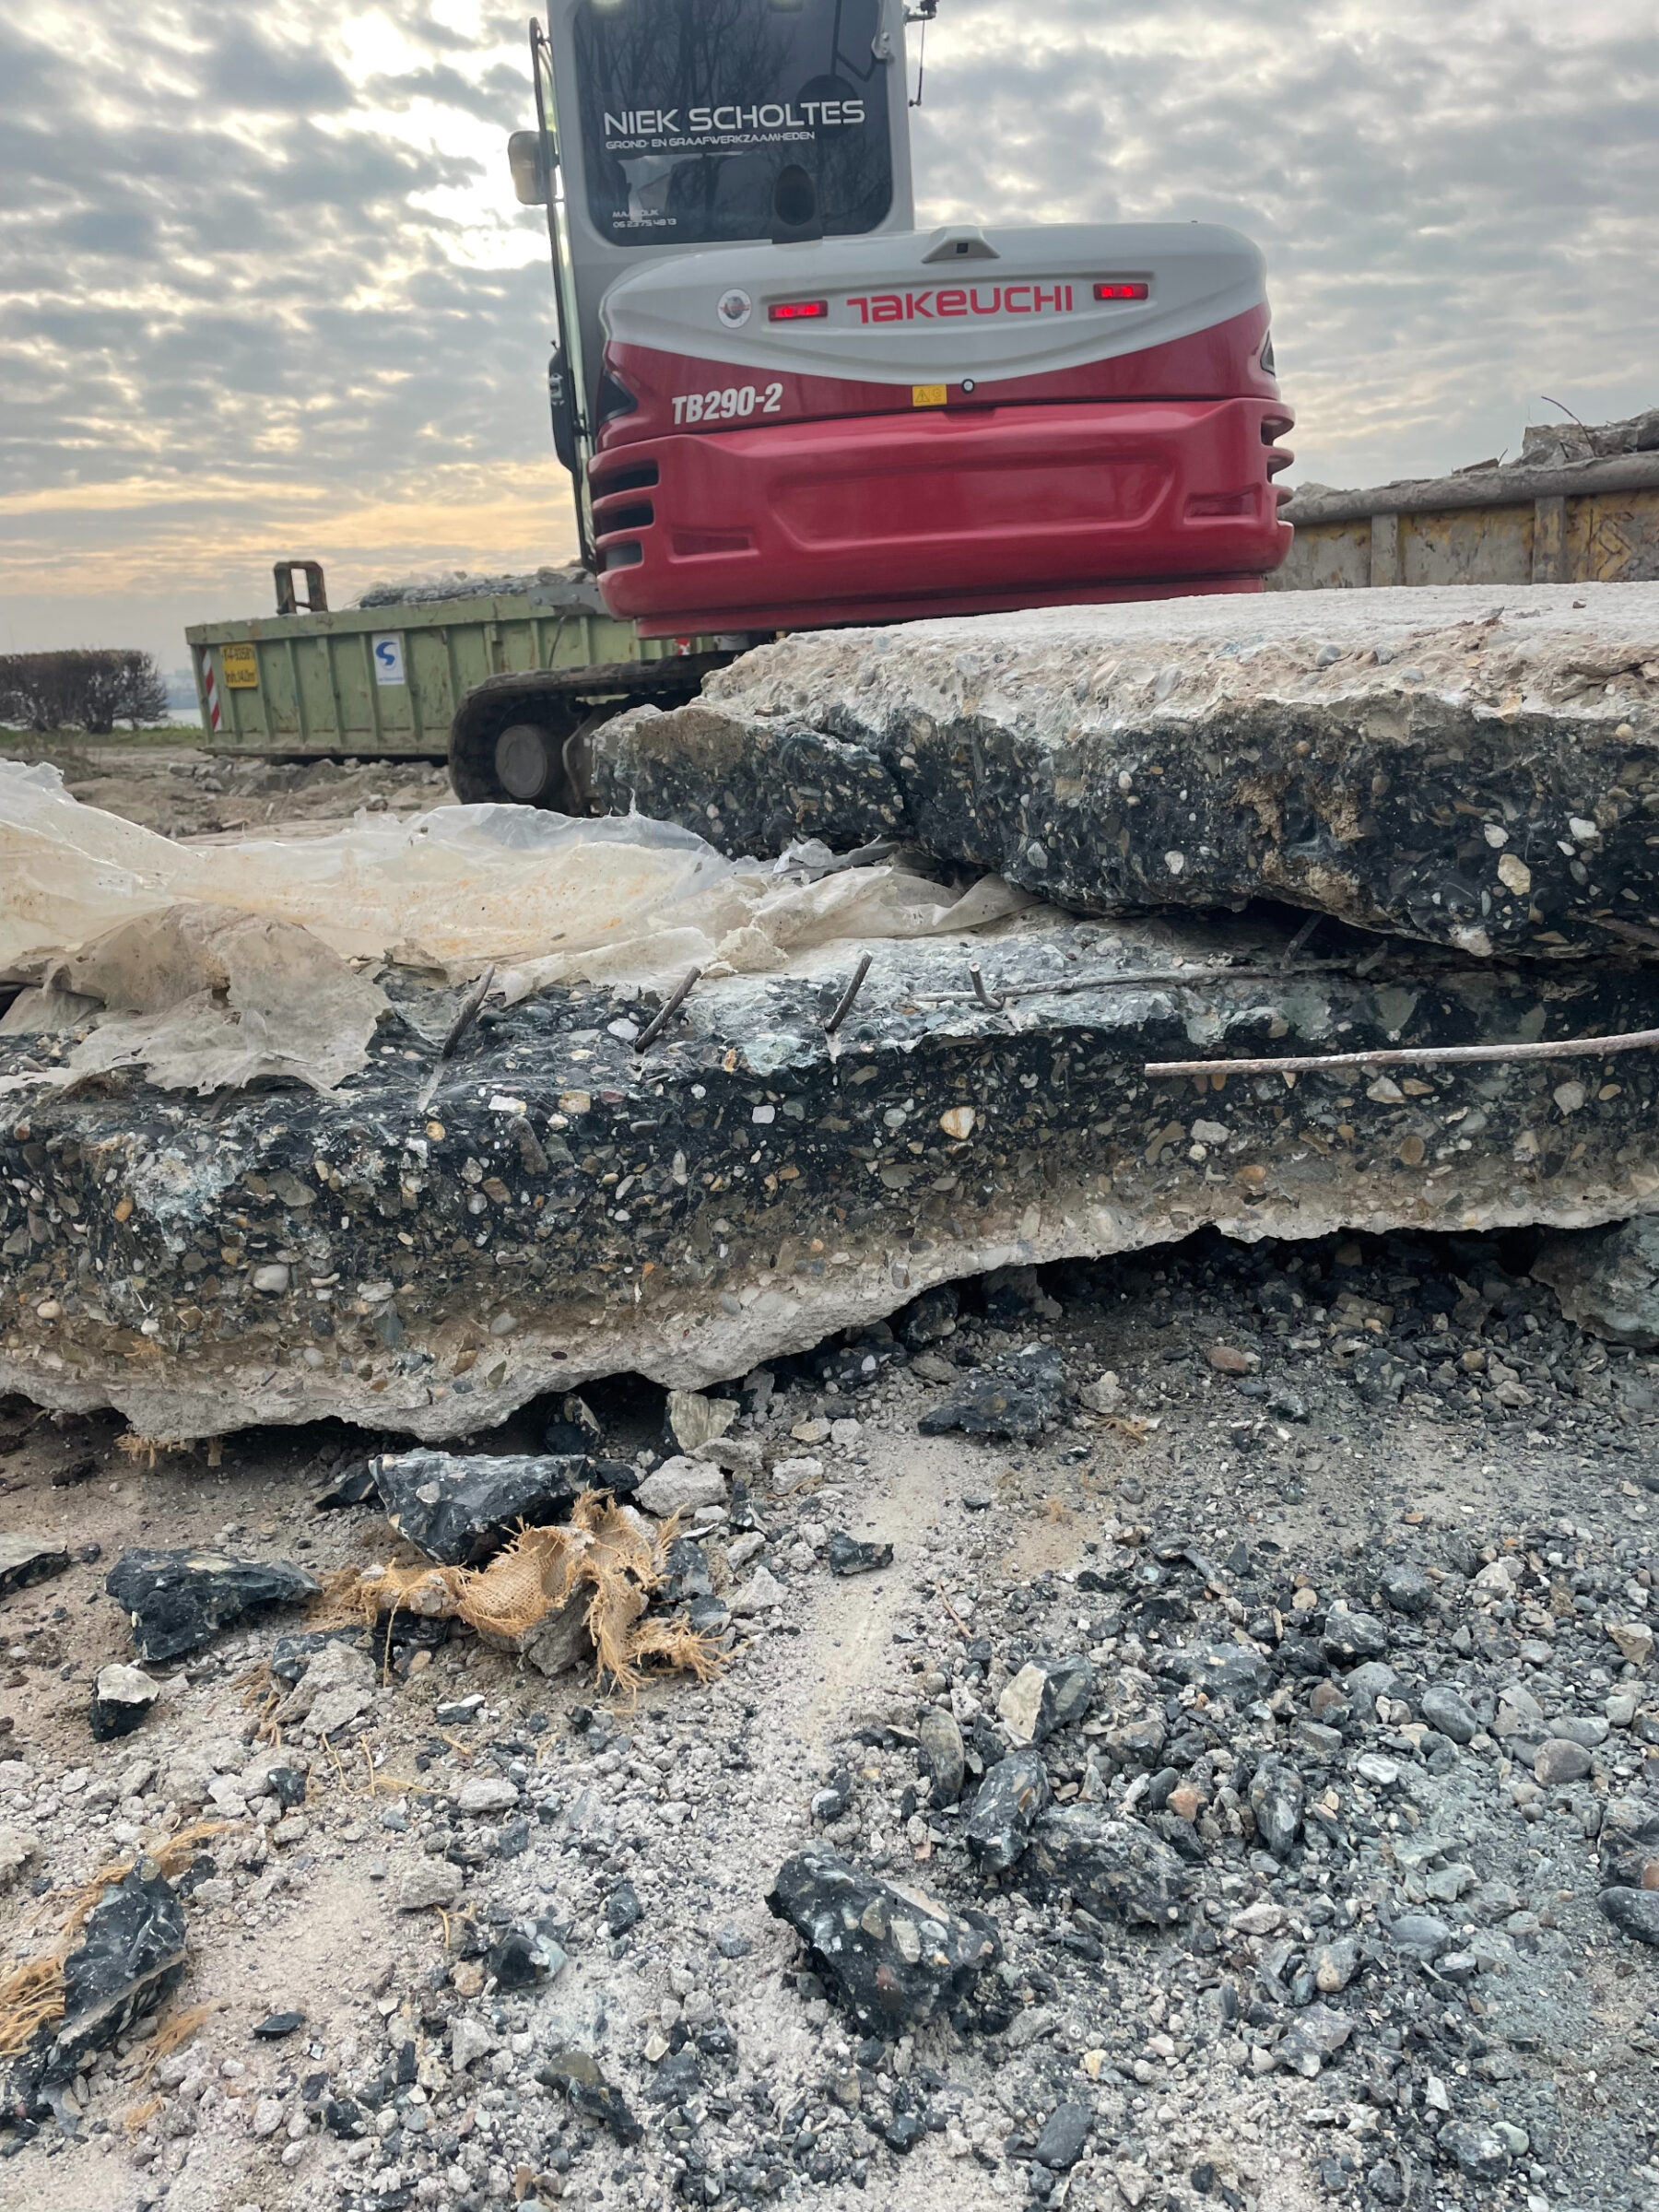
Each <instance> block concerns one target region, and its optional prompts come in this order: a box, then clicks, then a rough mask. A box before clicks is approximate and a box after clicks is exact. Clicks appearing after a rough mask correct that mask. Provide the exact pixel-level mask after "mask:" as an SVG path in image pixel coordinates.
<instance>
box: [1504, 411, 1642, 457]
mask: <svg viewBox="0 0 1659 2212" xmlns="http://www.w3.org/2000/svg"><path fill="white" fill-rule="evenodd" d="M1615 453H1659V407H1649V408H1647V409H1646V410H1645V411H1644V412H1643V413H1642V414H1641V415H1628V416H1626V417H1625V418H1623V419H1622V420H1621V421H1618V422H1530V423H1528V424H1527V426H1526V429H1525V430H1524V433H1523V435H1522V440H1521V453H1520V456H1519V458H1518V460H1517V462H1516V463H1515V465H1516V466H1517V467H1521V468H1559V467H1560V466H1561V465H1563V464H1564V463H1569V462H1573V461H1600V460H1605V459H1607V458H1609V457H1610V456H1611V455H1613V454H1615Z"/></svg>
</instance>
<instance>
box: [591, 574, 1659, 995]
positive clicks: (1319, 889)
mask: <svg viewBox="0 0 1659 2212" xmlns="http://www.w3.org/2000/svg"><path fill="white" fill-rule="evenodd" d="M1520 597H1521V601H1522V602H1523V603H1522V604H1516V598H1517V595H1516V594H1515V593H1514V592H1509V593H1507V594H1506V593H1504V592H1503V591H1501V590H1499V589H1496V588H1495V589H1494V591H1493V592H1492V593H1491V594H1488V595H1487V596H1486V597H1485V598H1481V597H1478V596H1477V595H1476V594H1473V593H1471V592H1470V591H1468V590H1466V589H1409V590H1406V589H1402V590H1396V591H1387V590H1379V591H1367V592H1319V593H1313V592H1304V593H1283V594H1268V595H1266V596H1265V597H1262V598H1252V599H1248V600H1238V599H1214V600H1176V601H1164V602H1158V603H1151V604H1147V605H1145V606H1142V605H1135V606H1108V607H1067V608H1052V609H1048V610H1043V611H1039V612H1037V613H1034V614H1030V615H1022V616H1019V617H1018V618H1010V617H999V616H986V617H982V618H978V619H975V620H971V621H934V622H918V623H915V624H912V625H910V626H908V627H907V628H905V629H893V630H879V629H865V630H847V631H834V632H820V631H809V632H802V633H798V634H796V635H794V636H791V637H788V638H785V639H783V640H782V641H779V642H778V643H776V644H772V645H767V646H762V647H759V648H758V649H757V650H756V651H754V652H752V653H747V654H746V655H745V656H744V658H743V659H742V660H740V661H738V662H735V664H734V665H732V666H731V667H730V668H728V669H726V670H724V672H723V673H722V674H720V675H719V676H717V677H712V679H711V680H710V683H709V685H708V687H707V688H706V689H705V691H704V693H703V696H702V697H701V698H700V699H699V700H694V701H693V702H691V703H690V704H689V705H688V706H685V707H681V708H677V709H675V710H674V711H673V712H669V713H662V712H658V711H657V710H655V709H652V708H646V709H637V710H634V711H633V712H628V713H624V714H621V715H618V716H617V717H616V718H615V719H614V720H613V721H611V722H608V723H606V724H604V725H603V726H602V727H601V728H600V729H598V730H597V731H595V732H594V734H593V736H592V739H591V741H590V759H589V761H588V766H587V771H586V773H587V780H588V782H589V783H590V785H591V787H592V790H593V792H594V797H595V800H596V802H597V803H598V804H599V805H600V806H602V807H603V808H605V809H606V810H607V811H609V812H611V813H613V814H626V813H627V812H628V811H629V809H630V808H637V809H638V810H639V811H640V812H641V813H644V814H649V815H651V816H653V817H655V818H661V819H665V820H669V821H677V822H680V823H682V824H684V825H687V826H690V825H692V824H695V826H696V827H697V829H698V830H699V831H700V833H701V834H703V835H705V836H706V837H708V838H709V840H710V841H712V843H713V844H715V845H716V846H717V847H718V848H719V849H720V850H721V851H722V852H724V853H727V854H733V855H735V854H737V853H743V854H753V853H763V854H764V853H782V851H784V850H785V849H786V848H787V847H788V846H789V845H790V844H791V843H792V842H794V841H798V840H801V839H804V838H812V837H816V838H820V839H822V840H824V841H826V842H827V843H829V844H830V845H831V846H832V847H838V848H841V849H853V848H857V847H859V846H861V845H862V844H864V843H865V842H866V841H868V840H870V839H872V838H886V837H894V836H897V837H901V838H903V837H908V838H910V839H912V840H913V841H916V842H917V843H919V844H920V845H921V846H922V847H923V848H924V850H925V851H926V852H927V853H931V854H932V855H934V857H935V859H936V860H938V861H940V862H943V863H946V864H948V865H953V866H957V867H961V868H970V867H971V868H973V869H975V870H990V871H994V872H995V873H996V874H997V875H998V876H999V877H1001V878H1003V879H1004V880H1005V881H1006V882H1007V883H1009V884H1011V885H1013V886H1015V887H1016V888H1018V889H1021V890H1024V891H1026V892H1028V893H1030V894H1031V895H1033V896H1035V897H1038V898H1041V899H1045V900H1053V902H1054V903H1055V904H1057V905H1059V906H1061V907H1064V908H1065V909H1066V910H1068V911H1070V912H1077V913H1085V914H1088V913H1097V914H1098V913H1134V912H1154V911H1159V910H1168V909H1171V908H1182V909H1186V910H1188V911H1194V910H1198V911H1210V912H1214V911H1217V910H1227V909H1233V910H1235V911H1236V910H1238V909H1240V908H1241V907H1243V906H1244V905H1245V904H1247V903H1248V902H1249V901H1250V900H1253V899H1259V898H1262V897H1269V898H1275V899H1280V900H1285V901H1287V902H1288V903H1289V904H1292V905H1296V906H1300V907H1303V908H1307V909H1310V910H1312V911H1313V912H1322V913H1325V914H1328V915H1330V916H1332V917H1334V918H1335V919H1336V920H1338V921H1343V922H1346V923H1348V924H1353V925H1354V926H1356V927H1359V928H1361V929H1365V930H1368V931H1371V932H1378V933H1382V934H1383V935H1394V936H1403V937H1406V938H1412V939H1417V940H1419V941H1421V942H1423V943H1426V944H1438V945H1443V946H1449V947H1456V948H1457V949H1458V950H1460V951H1462V952H1464V953H1466V954H1470V955H1473V956H1475V957H1477V958H1480V959H1488V958H1492V957H1495V956H1498V955H1500V954H1505V953H1509V954H1514V953H1517V952H1519V953H1524V954H1525V955H1527V956H1528V957H1541V958H1547V959H1585V958H1598V957H1603V956H1605V955H1606V951H1607V948H1608V947H1609V944H1611V943H1618V942H1620V941H1621V933H1622V935H1634V936H1635V937H1636V938H1637V940H1638V941H1640V942H1643V943H1649V942H1651V943H1653V944H1655V945H1659V852H1656V851H1655V848H1654V846H1653V842H1652V841H1650V837H1649V832H1650V830H1652V828H1653V818H1654V816H1655V814H1659V689H1656V685H1659V677H1655V676H1654V675H1653V674H1652V673H1650V672H1651V671H1653V670H1655V669H1659V585H1653V584H1644V583H1630V584H1585V585H1579V586H1576V587H1573V586H1559V587H1557V586H1548V585H1539V586H1534V587H1529V588H1528V589H1527V590H1526V591H1525V592H1524V593H1523V594H1521V595H1520Z"/></svg>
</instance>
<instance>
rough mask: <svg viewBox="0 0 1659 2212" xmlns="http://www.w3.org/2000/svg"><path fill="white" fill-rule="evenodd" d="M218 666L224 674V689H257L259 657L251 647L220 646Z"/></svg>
mask: <svg viewBox="0 0 1659 2212" xmlns="http://www.w3.org/2000/svg"><path fill="white" fill-rule="evenodd" d="M219 666H220V667H221V668H222V669H223V670H224V673H225V684H226V688H228V689H229V690H231V691H257V690H258V688H259V655H258V653H255V652H254V650H253V646H252V645H221V646H220V647H219Z"/></svg>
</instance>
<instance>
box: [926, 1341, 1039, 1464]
mask: <svg viewBox="0 0 1659 2212" xmlns="http://www.w3.org/2000/svg"><path fill="white" fill-rule="evenodd" d="M1064 1404H1065V1370H1064V1367H1063V1366H1062V1363H1061V1359H1060V1355H1059V1353H1058V1352H1056V1351H1054V1350H1053V1349H1052V1348H1051V1347H1049V1346H1047V1345H1033V1346H1032V1347H1030V1348H1029V1349H1028V1350H1026V1351H1023V1352H1019V1353H1017V1354H1016V1355H1014V1356H1013V1357H1012V1358H1009V1359H1004V1360H1001V1361H999V1362H998V1364H997V1365H996V1366H995V1367H993V1368H983V1369H981V1370H980V1371H977V1372H976V1373H974V1374H971V1375H970V1376H969V1377H968V1378H967V1380H966V1381H965V1382H962V1383H960V1384H959V1386H958V1387H957V1388H956V1389H955V1390H953V1391H952V1392H951V1393H950V1394H949V1395H948V1396H947V1397H944V1398H941V1399H940V1401H939V1403H938V1404H937V1405H936V1406H933V1407H932V1408H931V1409H930V1410H929V1411H928V1412H926V1413H924V1415H923V1416H922V1418H921V1420H920V1421H919V1422H918V1423H917V1427H918V1428H919V1429H920V1430H921V1431H922V1434H923V1435H924V1436H944V1435H946V1434H947V1432H948V1431H949V1430H960V1431H961V1432H962V1434H963V1435H964V1436H997V1437H1008V1438H1011V1439H1013V1440H1014V1441H1017V1442H1019V1443H1032V1442H1034V1441H1036V1439H1037V1438H1038V1437H1040V1436H1041V1434H1042V1432H1043V1430H1045V1429H1050V1428H1052V1427H1053V1425H1054V1423H1055V1422H1056V1421H1057V1420H1058V1419H1059V1418H1060V1413H1061V1409H1062V1407H1063V1406H1064Z"/></svg>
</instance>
